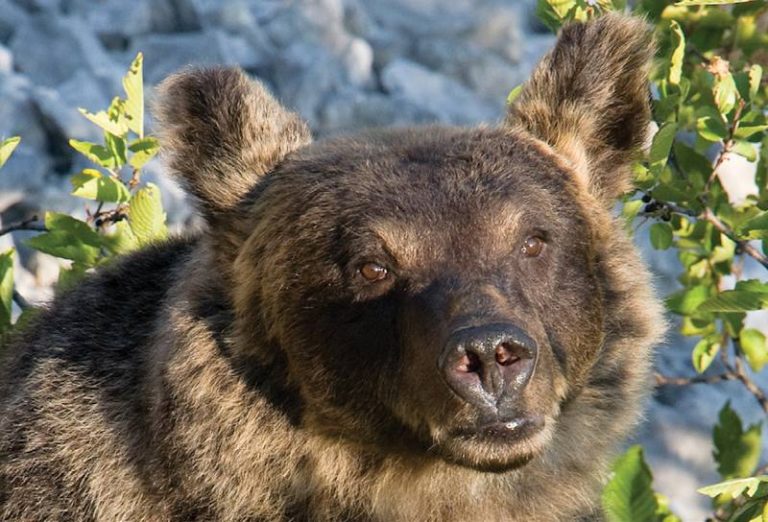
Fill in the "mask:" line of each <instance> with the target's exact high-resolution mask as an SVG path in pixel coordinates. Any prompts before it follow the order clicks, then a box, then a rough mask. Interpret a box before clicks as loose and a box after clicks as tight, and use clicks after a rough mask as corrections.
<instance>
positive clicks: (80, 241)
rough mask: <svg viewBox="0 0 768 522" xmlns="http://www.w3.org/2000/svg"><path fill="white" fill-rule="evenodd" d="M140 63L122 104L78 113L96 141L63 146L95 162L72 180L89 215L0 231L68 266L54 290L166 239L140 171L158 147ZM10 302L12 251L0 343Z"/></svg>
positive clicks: (1, 149) (1, 155) (4, 280)
mask: <svg viewBox="0 0 768 522" xmlns="http://www.w3.org/2000/svg"><path fill="white" fill-rule="evenodd" d="M142 59H143V58H142V55H141V53H139V55H138V56H136V58H135V59H134V61H133V62H132V63H131V66H130V68H129V70H128V73H127V74H126V75H125V77H124V78H123V87H124V89H125V98H120V97H115V98H114V99H113V100H112V103H111V104H110V105H109V107H108V108H107V109H106V110H103V111H99V112H96V113H95V114H94V113H90V112H88V111H86V110H85V109H80V112H81V113H82V114H83V116H84V117H86V118H87V119H88V120H90V121H91V122H93V123H94V124H95V125H97V126H98V127H99V128H100V129H101V130H102V131H103V136H104V139H103V142H102V143H90V142H84V141H78V140H74V139H73V140H70V141H69V144H70V145H71V146H72V148H73V149H74V150H76V151H77V152H79V153H80V154H82V155H84V156H85V157H86V158H88V159H89V160H90V161H91V162H93V163H94V168H86V169H83V170H82V171H81V172H78V173H77V174H75V175H74V176H72V178H71V183H72V195H74V196H77V197H79V198H83V199H85V200H89V201H91V202H92V204H93V205H95V209H90V208H89V209H87V217H86V219H85V220H80V219H77V218H74V217H72V216H69V215H66V214H60V213H56V212H46V213H45V216H44V220H43V223H42V226H41V225H39V224H35V223H33V221H34V220H28V221H25V222H22V223H19V224H16V225H12V226H10V227H7V228H4V229H3V230H2V231H0V233H7V232H10V231H12V230H20V229H33V230H42V233H40V234H38V235H35V236H34V237H31V238H29V239H28V240H27V241H26V242H25V243H26V245H27V246H29V247H31V248H34V249H36V250H39V251H40V252H44V253H46V254H50V255H52V256H56V257H59V258H61V259H65V260H69V261H70V263H69V267H68V268H64V269H62V270H61V271H60V273H59V280H58V283H57V290H59V291H60V290H65V289H67V288H69V287H70V286H72V284H74V283H75V282H76V281H78V280H79V279H80V278H81V277H82V276H84V275H85V274H86V273H87V272H88V271H89V270H91V269H93V268H95V267H97V266H99V265H102V264H104V263H108V262H109V261H110V260H111V259H112V258H113V257H114V256H115V255H117V254H124V253H127V252H130V251H131V250H134V249H137V248H140V247H141V246H144V245H146V244H148V243H150V242H152V241H156V240H159V239H163V238H164V237H165V236H166V233H167V231H166V226H165V212H164V211H163V207H162V203H161V200H160V192H159V190H158V188H157V187H156V186H154V185H153V184H152V183H146V184H144V183H142V182H141V172H142V168H143V167H144V166H145V165H146V163H147V162H148V161H149V160H150V159H152V157H153V156H154V155H155V154H156V153H157V151H158V148H159V144H158V142H157V140H156V139H155V138H153V137H150V136H145V135H144V90H143V75H142ZM18 143H19V138H10V139H8V140H5V141H3V142H2V143H0V166H2V164H3V163H5V161H6V160H7V159H8V158H9V157H10V155H11V152H12V151H13V149H14V148H15V147H16V145H17V144H18ZM1 174H2V173H0V175H1ZM13 299H16V300H17V302H18V303H20V304H22V305H26V303H25V302H24V301H23V299H22V298H19V296H18V295H17V294H15V293H14V290H13V251H9V252H5V253H0V335H2V336H4V335H6V334H7V333H8V331H9V330H10V328H11V326H12V300H13ZM0 340H2V337H0Z"/></svg>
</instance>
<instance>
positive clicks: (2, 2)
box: [0, 0, 29, 44]
mask: <svg viewBox="0 0 768 522" xmlns="http://www.w3.org/2000/svg"><path fill="white" fill-rule="evenodd" d="M28 17H29V15H28V14H27V12H26V11H24V10H23V9H22V8H20V7H19V6H18V5H16V3H15V2H12V1H11V0H0V42H2V43H4V44H7V43H8V41H9V40H10V39H11V36H13V33H14V32H15V31H16V28H17V27H21V26H22V25H23V24H24V23H25V22H26V20H27V18H28Z"/></svg>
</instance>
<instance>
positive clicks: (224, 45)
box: [214, 30, 267, 70]
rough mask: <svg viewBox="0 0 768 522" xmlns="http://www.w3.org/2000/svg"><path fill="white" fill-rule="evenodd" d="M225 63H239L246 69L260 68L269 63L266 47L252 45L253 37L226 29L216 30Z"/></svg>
mask: <svg viewBox="0 0 768 522" xmlns="http://www.w3.org/2000/svg"><path fill="white" fill-rule="evenodd" d="M214 34H215V38H216V40H217V43H218V46H219V49H220V51H221V56H222V59H223V62H224V63H227V64H231V65H239V66H240V67H243V68H244V69H251V70H253V69H258V68H261V67H264V66H265V65H266V63H267V56H266V55H265V52H264V48H258V47H254V46H253V45H251V41H252V39H250V38H246V37H244V36H240V35H233V34H229V33H226V32H224V31H220V30H216V31H214Z"/></svg>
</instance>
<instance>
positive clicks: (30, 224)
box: [0, 216, 47, 236]
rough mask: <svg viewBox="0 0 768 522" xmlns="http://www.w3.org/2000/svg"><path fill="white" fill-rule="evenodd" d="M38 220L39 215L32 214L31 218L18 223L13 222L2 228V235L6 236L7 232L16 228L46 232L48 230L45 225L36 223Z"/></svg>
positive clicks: (0, 229) (0, 230)
mask: <svg viewBox="0 0 768 522" xmlns="http://www.w3.org/2000/svg"><path fill="white" fill-rule="evenodd" d="M38 220H39V218H38V217H37V216H32V217H31V218H29V219H25V220H23V221H19V222H18V223H12V224H10V225H8V226H7V227H4V228H0V236H4V235H5V234H8V233H10V232H14V231H16V230H36V231H38V232H45V231H46V230H47V229H46V228H45V225H40V224H38V223H36V221H38Z"/></svg>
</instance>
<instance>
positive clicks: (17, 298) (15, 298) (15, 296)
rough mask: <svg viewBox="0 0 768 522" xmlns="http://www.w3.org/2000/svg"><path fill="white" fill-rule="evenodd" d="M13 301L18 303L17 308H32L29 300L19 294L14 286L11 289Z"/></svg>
mask: <svg viewBox="0 0 768 522" xmlns="http://www.w3.org/2000/svg"><path fill="white" fill-rule="evenodd" d="M13 301H14V302H15V303H16V304H17V305H19V308H21V309H22V310H27V309H28V308H32V304H30V302H29V301H27V300H26V298H25V297H24V296H23V295H21V294H20V293H19V292H18V290H16V289H15V288H14V289H13Z"/></svg>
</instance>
